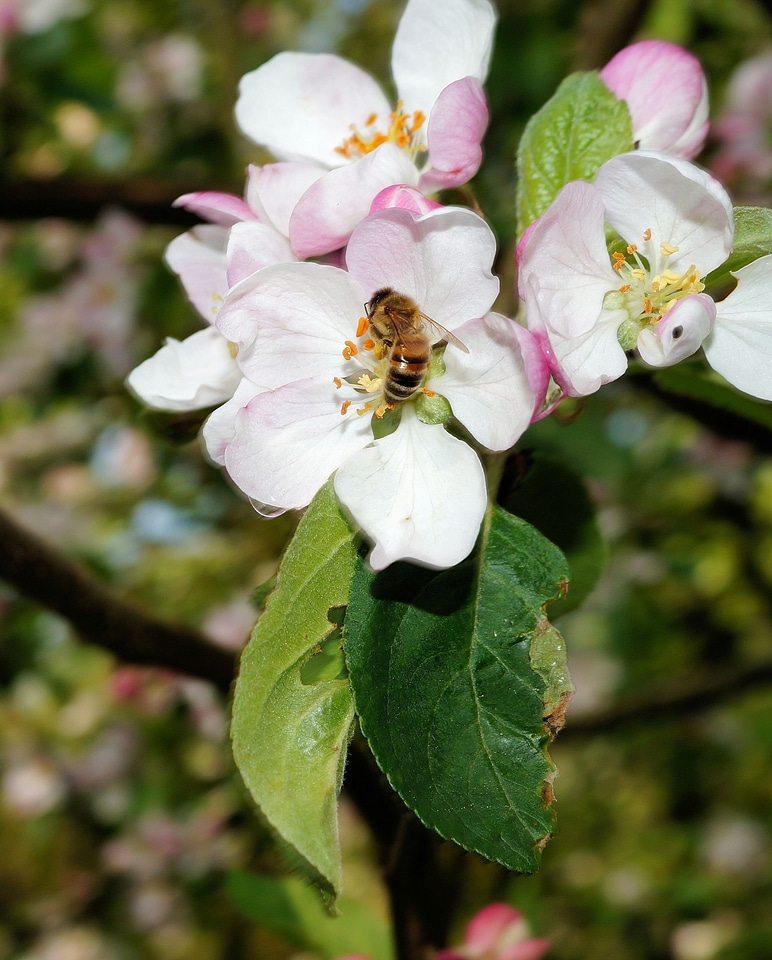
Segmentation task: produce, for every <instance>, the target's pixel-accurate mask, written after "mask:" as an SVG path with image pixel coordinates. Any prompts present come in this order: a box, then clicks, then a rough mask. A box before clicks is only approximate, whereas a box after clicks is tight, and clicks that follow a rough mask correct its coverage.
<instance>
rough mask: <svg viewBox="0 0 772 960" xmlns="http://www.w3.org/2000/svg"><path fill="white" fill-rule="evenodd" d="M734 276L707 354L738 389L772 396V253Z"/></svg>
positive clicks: (707, 344) (707, 342)
mask: <svg viewBox="0 0 772 960" xmlns="http://www.w3.org/2000/svg"><path fill="white" fill-rule="evenodd" d="M734 276H735V277H736V278H737V287H736V288H735V289H734V290H733V291H732V293H730V294H729V296H728V297H727V298H726V300H722V301H721V302H720V303H718V304H716V323H715V325H714V327H713V332H712V333H711V335H710V336H709V337H708V338H707V339H706V340H705V343H704V344H703V349H704V351H705V356H706V357H707V360H708V363H709V364H710V365H711V367H713V369H714V370H715V371H716V372H717V373H720V374H721V376H722V377H724V379H725V380H728V381H729V383H731V384H733V385H734V386H735V387H737V388H738V389H740V390H743V391H744V392H745V393H749V394H750V395H751V396H752V397H758V398H759V399H761V400H772V315H771V314H770V303H772V256H766V257H761V258H760V259H759V260H754V262H753V263H749V264H748V265H747V266H746V267H742V269H740V270H737V271H736V273H735V274H734Z"/></svg>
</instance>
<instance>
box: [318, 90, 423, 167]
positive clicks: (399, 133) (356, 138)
mask: <svg viewBox="0 0 772 960" xmlns="http://www.w3.org/2000/svg"><path fill="white" fill-rule="evenodd" d="M377 120H378V115H377V114H376V113H371V114H370V115H369V116H368V118H367V120H366V121H365V127H366V128H367V132H366V133H364V134H363V133H360V131H359V130H357V128H356V126H355V125H354V124H352V125H351V126H350V127H349V129H350V130H351V136H350V137H348V138H347V139H346V140H344V141H343V143H342V144H341V145H340V146H339V147H335V152H336V153H339V154H340V155H341V156H342V157H345V158H346V159H347V160H351V159H353V158H354V157H358V156H364V155H365V154H367V153H372V151H373V150H375V149H376V147H380V146H381V144H383V143H395V144H396V145H397V146H398V147H403V148H409V147H410V144H411V141H412V138H413V135H414V134H415V133H417V131H418V130H420V129H421V127H422V126H423V125H424V123H425V122H426V115H425V114H424V113H422V112H421V111H420V110H415V111H414V112H413V113H412V114H410V113H403V112H402V102H401V101H399V100H398V101H397V105H396V107H395V109H394V110H392V112H391V113H390V114H389V126H388V130H387V131H386V133H382V132H381V131H379V130H376V129H373V128H374V127H375V124H376V122H377ZM415 149H423V147H422V146H421V147H420V148H419V147H418V146H416V148H415Z"/></svg>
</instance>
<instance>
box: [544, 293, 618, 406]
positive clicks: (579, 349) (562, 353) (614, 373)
mask: <svg viewBox="0 0 772 960" xmlns="http://www.w3.org/2000/svg"><path fill="white" fill-rule="evenodd" d="M625 317H626V314H625V313H624V311H621V310H602V311H601V312H600V314H599V316H598V318H597V320H596V322H595V325H594V326H593V327H592V328H591V329H590V330H588V331H587V332H586V333H584V334H581V335H579V336H575V337H566V338H563V337H560V336H559V335H556V334H554V333H551V334H550V337H549V340H550V349H551V352H552V355H553V357H554V359H555V369H554V371H553V376H554V377H555V380H557V382H558V383H559V384H560V386H561V387H562V388H563V390H565V392H566V393H567V394H569V395H570V396H573V397H585V396H588V395H589V394H591V393H595V392H596V390H599V389H600V388H601V387H602V386H603V384H604V383H610V382H611V381H612V380H617V379H618V378H619V377H621V376H622V374H623V373H624V372H625V370H626V369H627V355H626V354H625V351H624V350H623V349H622V347H621V346H620V344H619V340H618V339H617V330H618V329H619V325H620V323H621V322H622V320H623V319H624V318H625Z"/></svg>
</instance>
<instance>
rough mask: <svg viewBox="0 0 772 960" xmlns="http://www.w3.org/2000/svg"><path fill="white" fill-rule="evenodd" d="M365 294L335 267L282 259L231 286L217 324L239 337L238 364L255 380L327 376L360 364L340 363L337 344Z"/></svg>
mask: <svg viewBox="0 0 772 960" xmlns="http://www.w3.org/2000/svg"><path fill="white" fill-rule="evenodd" d="M365 299H366V298H365V295H364V293H363V292H362V291H361V289H360V288H359V286H358V285H357V283H356V281H355V280H354V279H353V278H352V277H351V276H350V275H349V274H348V273H347V272H346V271H345V270H341V269H340V268H338V267H331V266H327V265H324V264H319V263H280V264H276V265H275V266H272V267H265V268H264V269H263V270H260V271H259V272H258V273H256V274H253V275H252V276H251V277H248V278H247V279H246V280H245V281H243V282H242V283H241V284H239V286H238V287H236V288H234V290H233V291H231V293H230V295H229V296H228V298H227V299H226V301H225V304H224V305H223V308H222V310H221V311H220V313H219V314H218V316H217V326H218V329H219V330H220V331H221V333H223V335H224V336H226V337H227V338H228V339H229V340H231V341H233V342H234V343H237V344H238V345H239V353H238V363H239V366H240V367H241V369H242V371H243V372H244V374H245V375H246V376H248V377H250V379H252V380H253V381H254V382H255V383H259V384H260V386H263V387H268V388H270V389H273V388H274V387H279V386H282V384H285V383H288V382H290V381H292V380H303V379H305V378H307V377H313V376H322V375H325V374H328V375H329V378H330V381H332V378H333V377H334V376H336V375H338V376H345V375H347V373H348V372H353V370H354V369H357V368H358V365H356V364H355V365H354V366H352V368H351V370H350V371H349V370H347V369H346V367H345V363H346V362H345V361H344V359H343V356H342V351H343V349H344V345H345V342H346V340H353V338H354V335H355V332H356V327H357V321H358V319H359V317H361V316H362V313H363V311H364V301H365ZM341 371H343V372H341Z"/></svg>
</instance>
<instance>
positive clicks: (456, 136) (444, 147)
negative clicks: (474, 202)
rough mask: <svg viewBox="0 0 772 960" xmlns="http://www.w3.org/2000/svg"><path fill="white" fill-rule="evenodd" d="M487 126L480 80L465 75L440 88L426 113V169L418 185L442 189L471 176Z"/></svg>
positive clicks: (465, 180)
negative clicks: (427, 155) (427, 162)
mask: <svg viewBox="0 0 772 960" xmlns="http://www.w3.org/2000/svg"><path fill="white" fill-rule="evenodd" d="M487 126H488V104H487V102H486V100H485V93H484V91H483V88H482V86H481V85H480V83H479V82H478V81H477V80H475V79H474V77H464V78H463V79H461V80H456V81H455V82H454V83H451V84H449V85H448V86H447V87H445V89H444V90H442V91H441V92H440V95H439V97H438V98H437V102H436V103H435V104H434V107H433V108H432V112H431V114H430V116H429V125H428V127H427V130H426V141H427V147H428V151H429V164H430V167H429V170H428V172H426V173H424V174H422V176H421V189H423V190H425V191H426V192H427V193H429V192H431V191H432V190H445V189H448V188H451V187H460V186H461V185H462V184H464V183H466V182H467V181H469V180H471V179H472V177H473V176H474V175H475V174H476V173H477V171H478V169H479V167H480V163H481V162H482V146H481V143H482V138H483V135H484V134H485V130H486V129H487Z"/></svg>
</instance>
